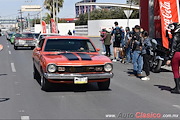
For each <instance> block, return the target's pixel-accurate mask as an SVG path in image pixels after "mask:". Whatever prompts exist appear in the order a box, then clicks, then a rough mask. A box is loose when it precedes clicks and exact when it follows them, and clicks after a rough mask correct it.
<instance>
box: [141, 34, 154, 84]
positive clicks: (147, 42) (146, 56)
mask: <svg viewBox="0 0 180 120" xmlns="http://www.w3.org/2000/svg"><path fill="white" fill-rule="evenodd" d="M142 37H143V47H142V56H143V70H144V71H145V73H146V76H145V77H143V78H141V80H143V81H147V80H150V78H149V75H150V65H149V60H150V58H151V55H150V53H151V46H152V44H151V38H149V34H148V32H147V31H143V32H142Z"/></svg>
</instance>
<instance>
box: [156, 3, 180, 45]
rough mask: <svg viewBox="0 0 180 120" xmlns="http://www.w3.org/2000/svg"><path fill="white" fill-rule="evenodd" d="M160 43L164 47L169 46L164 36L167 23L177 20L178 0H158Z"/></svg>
mask: <svg viewBox="0 0 180 120" xmlns="http://www.w3.org/2000/svg"><path fill="white" fill-rule="evenodd" d="M159 7H160V16H161V29H162V43H163V46H164V47H165V48H169V41H168V38H167V37H166V31H167V30H168V25H169V24H170V23H173V22H179V15H178V14H179V9H178V8H179V1H178V0H159Z"/></svg>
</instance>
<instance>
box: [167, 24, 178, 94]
mask: <svg viewBox="0 0 180 120" xmlns="http://www.w3.org/2000/svg"><path fill="white" fill-rule="evenodd" d="M169 29H171V33H172V35H173V38H172V42H171V47H170V54H169V57H168V61H167V63H166V64H167V65H170V64H171V66H172V71H173V75H174V82H175V87H174V88H173V89H171V93H176V94H180V74H179V72H180V70H179V67H180V24H178V23H172V24H170V25H169Z"/></svg>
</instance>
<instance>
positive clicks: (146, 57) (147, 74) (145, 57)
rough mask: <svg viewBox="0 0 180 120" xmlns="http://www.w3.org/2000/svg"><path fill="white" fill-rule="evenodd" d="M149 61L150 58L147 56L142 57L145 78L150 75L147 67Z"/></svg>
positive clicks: (148, 66)
mask: <svg viewBox="0 0 180 120" xmlns="http://www.w3.org/2000/svg"><path fill="white" fill-rule="evenodd" d="M150 59H151V56H150V55H148V54H144V55H143V63H144V64H143V70H144V71H145V73H146V76H149V75H150V65H149V60H150Z"/></svg>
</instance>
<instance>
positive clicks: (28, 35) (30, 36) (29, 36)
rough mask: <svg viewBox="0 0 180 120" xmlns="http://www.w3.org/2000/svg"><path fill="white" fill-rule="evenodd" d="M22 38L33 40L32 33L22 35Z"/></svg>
mask: <svg viewBox="0 0 180 120" xmlns="http://www.w3.org/2000/svg"><path fill="white" fill-rule="evenodd" d="M22 38H34V35H33V34H32V33H25V34H22Z"/></svg>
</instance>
